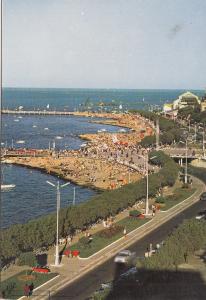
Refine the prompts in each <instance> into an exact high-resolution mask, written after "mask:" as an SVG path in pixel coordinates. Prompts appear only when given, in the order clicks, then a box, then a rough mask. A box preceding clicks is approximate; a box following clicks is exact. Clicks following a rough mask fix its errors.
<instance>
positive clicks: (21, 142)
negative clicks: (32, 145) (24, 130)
mask: <svg viewBox="0 0 206 300" xmlns="http://www.w3.org/2000/svg"><path fill="white" fill-rule="evenodd" d="M16 143H17V144H25V141H23V140H22V141H21V140H20V141H16Z"/></svg>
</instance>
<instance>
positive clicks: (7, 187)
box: [1, 171, 16, 191]
mask: <svg viewBox="0 0 206 300" xmlns="http://www.w3.org/2000/svg"><path fill="white" fill-rule="evenodd" d="M15 186H16V185H15V184H3V171H2V182H1V191H9V190H11V189H13V188H15Z"/></svg>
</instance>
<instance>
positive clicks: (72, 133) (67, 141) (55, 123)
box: [1, 115, 120, 149]
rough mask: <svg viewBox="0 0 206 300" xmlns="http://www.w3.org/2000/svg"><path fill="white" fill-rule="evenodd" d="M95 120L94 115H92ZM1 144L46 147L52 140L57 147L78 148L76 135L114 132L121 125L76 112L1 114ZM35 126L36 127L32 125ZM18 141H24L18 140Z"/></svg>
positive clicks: (18, 146)
mask: <svg viewBox="0 0 206 300" xmlns="http://www.w3.org/2000/svg"><path fill="white" fill-rule="evenodd" d="M92 120H94V118H92ZM2 121H3V122H2V140H1V142H2V143H4V144H2V146H3V145H7V146H12V143H13V146H14V147H16V148H20V147H21V148H22V147H23V148H24V147H28V148H47V149H48V148H49V143H50V145H51V146H52V145H53V143H54V142H55V146H56V149H78V148H79V147H80V145H81V144H82V143H83V140H81V139H80V138H79V137H78V135H79V134H83V133H96V132H97V131H98V130H100V129H102V128H104V129H106V130H107V131H108V132H117V131H118V130H119V129H120V127H117V126H110V125H102V124H96V123H91V119H90V118H85V117H76V116H28V115H27V116H22V118H18V116H13V115H3V116H2ZM34 126H35V127H34ZM18 141H24V142H25V143H24V144H19V143H18Z"/></svg>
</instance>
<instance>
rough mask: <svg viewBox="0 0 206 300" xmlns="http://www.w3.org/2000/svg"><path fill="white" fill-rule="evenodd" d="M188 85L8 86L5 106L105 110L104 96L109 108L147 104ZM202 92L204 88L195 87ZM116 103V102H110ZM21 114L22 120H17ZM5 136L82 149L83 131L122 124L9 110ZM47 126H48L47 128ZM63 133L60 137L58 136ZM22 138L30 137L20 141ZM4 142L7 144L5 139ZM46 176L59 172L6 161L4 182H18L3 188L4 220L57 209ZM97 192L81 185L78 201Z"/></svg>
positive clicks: (68, 192) (68, 191) (65, 196)
mask: <svg viewBox="0 0 206 300" xmlns="http://www.w3.org/2000/svg"><path fill="white" fill-rule="evenodd" d="M182 92H184V91H183V90H85V89H9V88H7V89H3V95H2V96H3V97H2V107H3V108H9V109H16V108H18V107H19V106H23V107H24V108H25V109H46V106H47V105H48V104H49V109H50V110H54V109H56V110H67V111H75V110H83V109H85V108H89V109H91V110H92V109H95V110H98V109H99V110H100V109H101V108H100V107H99V106H98V104H99V103H100V102H104V103H108V106H106V107H104V109H105V110H120V107H119V105H120V104H121V105H122V109H123V110H127V109H131V108H136V109H137V108H138V109H148V108H149V106H151V105H160V106H161V105H162V104H163V103H164V102H166V101H171V100H174V99H176V98H177V96H178V95H179V94H181V93H182ZM193 92H194V93H196V94H197V95H200V96H201V95H203V94H204V92H203V91H193ZM111 104H112V105H111ZM15 120H18V121H15ZM2 121H3V122H2V140H1V142H2V143H4V145H5V144H7V146H11V145H12V143H13V146H14V147H22V146H23V147H29V148H30V147H31V148H48V147H49V143H50V145H51V146H52V145H53V142H54V141H55V144H56V148H59V149H65V148H68V149H77V148H79V147H80V145H81V144H82V143H83V141H82V140H81V139H80V138H79V137H78V135H79V134H83V133H88V132H89V133H94V132H97V130H99V129H102V128H105V129H106V130H107V131H110V132H115V131H118V130H119V128H118V127H114V126H109V125H100V124H94V123H90V119H89V118H82V117H74V116H70V117H65V116H64V117H63V116H62V117H61V116H46V117H39V116H23V117H22V118H19V116H11V115H10V116H6V115H4V116H3V117H2ZM45 128H48V130H45ZM57 137H60V138H57ZM18 141H25V143H24V144H19V143H18ZM2 146H3V145H2ZM46 180H50V181H53V182H55V181H56V178H54V177H52V176H50V175H47V174H43V173H41V172H39V171H36V170H31V169H26V168H22V167H17V166H9V165H5V166H3V182H4V183H5V184H15V185H16V187H15V188H14V189H13V190H11V191H9V192H3V193H2V197H1V198H2V225H3V227H7V226H9V225H11V224H15V223H23V222H26V221H28V220H30V219H33V218H36V217H37V216H41V215H45V214H47V213H49V212H54V211H55V205H56V202H55V201H56V198H55V192H54V190H52V187H50V186H48V185H47V184H46ZM73 187H74V185H73V184H71V185H69V186H67V187H65V189H63V190H62V202H61V203H62V206H64V207H65V206H67V205H70V204H71V201H72V198H73ZM94 194H95V192H94V191H92V190H91V189H87V188H80V187H78V186H76V203H80V202H82V201H86V200H87V199H88V198H89V197H90V196H92V195H94Z"/></svg>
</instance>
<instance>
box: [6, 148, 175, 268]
mask: <svg viewBox="0 0 206 300" xmlns="http://www.w3.org/2000/svg"><path fill="white" fill-rule="evenodd" d="M150 155H151V157H153V156H156V163H158V164H159V165H160V166H161V167H162V168H161V169H160V171H159V173H158V174H151V175H149V197H154V196H155V195H156V193H157V191H158V190H159V188H160V187H163V186H167V185H173V184H174V183H175V181H176V178H177V176H178V170H179V169H178V166H177V164H176V163H175V162H174V161H173V160H172V159H171V158H170V157H169V156H167V155H166V154H164V153H163V152H161V151H158V152H157V151H153V152H152V153H151V154H150ZM154 162H155V160H153V163H154ZM145 197H146V180H145V178H143V179H141V180H140V181H138V182H135V183H130V184H128V185H125V186H123V187H121V188H119V189H116V190H112V191H105V192H103V193H102V194H100V195H96V196H94V197H92V198H91V199H90V200H89V201H87V202H85V203H82V204H79V205H77V206H69V207H67V208H63V209H61V210H60V217H59V235H60V236H67V235H68V234H73V233H74V232H75V230H76V229H80V230H81V229H83V228H85V226H88V225H91V224H94V223H95V222H97V221H98V220H100V219H105V218H107V217H108V216H111V215H116V214H117V213H119V212H120V211H122V210H124V209H125V208H128V207H129V206H133V205H134V204H135V203H136V202H137V201H139V200H141V199H143V198H145ZM55 238H56V214H49V215H47V216H43V217H40V218H38V219H35V220H32V221H29V222H28V223H26V224H16V225H12V226H11V227H10V228H8V229H4V230H2V234H1V239H2V243H1V245H2V249H1V259H2V263H3V265H4V264H6V263H7V262H9V261H11V260H13V259H15V258H16V257H18V256H19V255H20V253H22V252H30V251H34V250H37V249H41V248H43V247H49V246H51V245H53V244H54V243H55Z"/></svg>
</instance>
